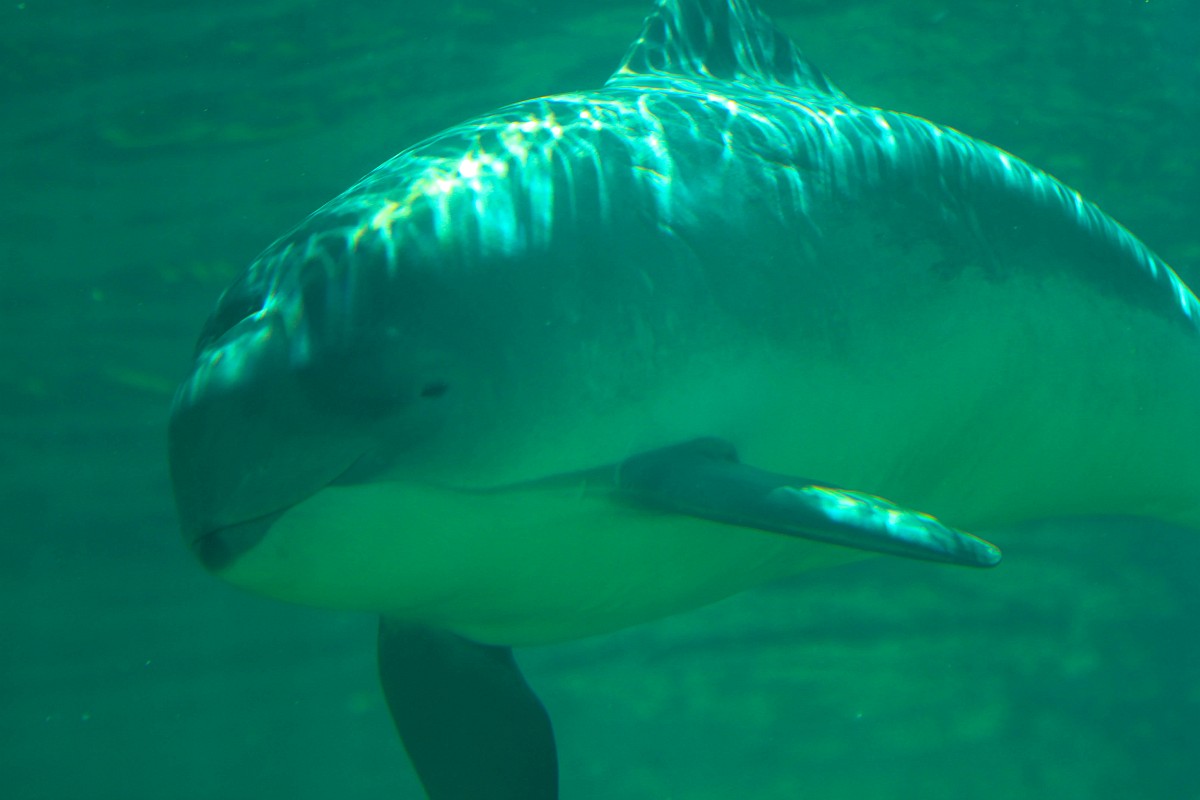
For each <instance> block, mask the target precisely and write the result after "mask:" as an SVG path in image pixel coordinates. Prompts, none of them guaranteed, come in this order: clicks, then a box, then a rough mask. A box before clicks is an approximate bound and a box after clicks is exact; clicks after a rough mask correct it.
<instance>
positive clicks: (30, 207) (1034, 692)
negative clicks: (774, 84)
mask: <svg viewBox="0 0 1200 800" xmlns="http://www.w3.org/2000/svg"><path fill="white" fill-rule="evenodd" d="M649 5H650V4H649V2H648V0H604V1H603V2H601V0H592V1H591V2H582V1H581V0H555V2H549V1H548V0H447V1H446V2H440V3H425V2H421V3H416V2H409V0H391V2H380V1H379V0H341V1H340V2H337V3H333V2H328V0H326V1H325V2H316V0H289V1H288V2H283V0H241V1H240V2H237V3H232V2H214V1H213V0H206V2H200V1H199V0H171V2H169V3H162V2H148V1H147V0H116V1H115V2H106V3H99V2H82V1H81V0H63V1H62V2H58V3H49V2H39V0H26V1H25V2H13V0H9V1H8V2H7V3H5V4H4V6H3V7H2V8H0V108H3V109H4V111H3V115H2V117H0V119H2V121H3V124H0V188H2V191H0V435H2V440H0V797H5V798H9V799H10V800H34V799H39V800H41V799H48V800H54V799H57V798H113V800H117V799H120V800H142V799H143V798H144V799H146V800H149V799H150V798H154V799H155V800H160V799H162V798H167V799H172V798H177V799H178V800H191V799H192V798H224V799H227V800H240V798H259V799H262V798H277V797H278V798H283V797H287V798H296V799H297V800H308V799H309V798H314V799H315V798H329V797H335V796H336V797H339V798H347V799H349V800H358V799H359V798H362V799H363V800H367V799H368V798H384V797H387V798H419V797H421V794H420V791H419V788H418V786H417V784H416V782H415V780H414V779H413V777H412V775H411V771H410V769H409V767H408V765H407V762H406V760H405V758H404V755H403V751H402V749H401V747H400V744H399V741H398V740H397V738H396V737H395V735H394V733H393V731H392V727H391V722H390V720H389V718H388V716H387V713H386V709H385V707H384V703H383V700H382V697H381V695H380V692H379V690H378V688H377V686H376V678H375V654H374V640H375V621H374V620H373V619H371V618H369V617H365V616H360V615H351V614H340V613H333V612H328V611H322V610H314V609H307V608H299V607H290V606H287V605H283V604H280V603H277V602H274V601H270V600H266V599H260V598H257V597H254V596H250V595H247V594H243V593H241V592H239V591H237V590H235V589H233V588H231V587H228V586H226V585H224V584H222V583H221V582H219V581H217V580H215V579H213V578H211V577H209V576H208V575H206V574H205V573H204V572H203V570H202V569H200V567H199V566H198V565H196V564H194V563H193V561H192V558H191V556H190V555H189V554H188V553H187V552H186V551H185V550H184V547H183V546H182V543H181V541H180V540H179V536H178V533H177V530H176V523H175V519H174V516H173V510H172V506H171V499H170V492H169V486H168V481H167V477H166V471H165V456H164V448H165V437H164V427H165V422H166V415H167V410H168V406H169V403H170V398H171V393H172V391H173V388H174V385H175V384H176V382H177V381H178V380H179V379H180V378H181V377H182V376H183V374H184V372H185V370H186V369H187V367H188V364H189V359H190V353H191V347H192V344H193V340H194V337H195V336H196V334H197V333H198V331H199V328H200V325H201V324H202V322H203V320H204V318H205V317H206V315H207V314H208V312H209V311H210V309H211V308H212V306H213V303H214V302H215V300H216V297H217V295H218V293H219V292H220V290H221V289H222V288H223V287H224V285H225V284H226V283H227V282H228V281H229V280H230V279H231V277H232V276H233V274H234V272H235V271H236V270H237V269H239V268H240V267H241V266H242V265H243V264H245V263H247V262H248V261H249V260H250V259H251V258H253V257H254V255H256V253H257V252H258V251H259V250H260V249H262V248H263V247H264V246H266V245H267V244H268V243H269V242H270V241H271V240H272V239H273V238H274V237H275V236H277V235H279V234H280V233H282V232H284V231H285V230H286V229H287V228H288V227H290V226H291V225H292V224H294V223H295V222H297V221H299V220H300V219H301V218H302V217H303V216H304V215H306V214H307V213H308V212H309V211H311V210H313V209H315V208H316V207H317V206H318V205H320V204H321V203H323V202H324V201H325V200H327V199H329V198H330V197H332V196H333V195H334V194H336V193H337V192H340V191H341V190H342V189H343V188H345V187H346V186H348V185H349V184H350V183H352V182H353V181H354V180H355V179H357V178H358V177H359V176H360V175H362V174H363V173H365V172H366V171H368V170H369V169H371V168H372V167H374V166H375V165H376V164H378V163H379V162H381V161H383V160H384V159H386V158H387V157H389V156H391V155H392V154H394V153H395V152H397V151H398V150H400V149H402V148H404V147H406V146H408V145H409V144H411V143H413V142H415V141H416V140H418V139H420V138H422V137H423V136H425V135H428V134H430V133H433V132H435V131H436V130H438V129H440V128H442V127H444V126H446V125H448V124H451V123H454V122H457V121H459V120H461V119H463V118H465V117H467V116H470V115H473V114H476V113H479V112H483V111H486V110H488V109H491V108H493V107H495V106H498V105H501V104H504V103H507V102H511V101H516V100H520V99H524V98H526V97H530V96H534V95H539V94H546V93H551V92H555V91H562V90H567V89H578V88H586V87H592V86H598V85H600V84H601V83H603V81H604V80H605V78H606V77H607V75H608V74H609V72H611V70H612V69H613V68H614V67H615V65H616V63H617V62H618V60H619V59H620V57H621V55H622V53H623V52H624V50H625V47H626V46H627V44H628V43H629V42H630V41H631V40H632V39H633V37H634V36H635V34H636V33H637V31H638V29H639V25H640V21H641V19H642V17H644V16H645V14H646V13H647V11H648V9H649ZM762 5H763V7H764V8H765V9H766V10H767V11H768V12H769V13H771V14H772V15H774V16H775V17H776V19H777V20H778V21H779V22H780V24H781V26H782V27H783V28H784V29H785V30H787V31H788V32H789V33H791V34H792V35H793V36H794V37H795V39H796V41H797V42H798V43H799V44H800V46H801V47H802V48H803V49H804V50H805V51H806V52H807V53H808V54H809V55H810V57H812V59H813V60H814V61H815V62H816V63H817V64H818V65H819V66H820V67H821V68H822V69H823V70H824V71H825V72H826V73H827V74H828V75H829V76H830V77H831V79H832V80H833V81H834V82H835V83H836V84H837V85H839V86H840V87H841V88H842V89H844V90H845V91H846V92H847V93H848V94H849V95H850V96H851V97H852V98H854V99H855V100H857V101H859V102H864V103H870V104H877V105H882V106H886V107H889V108H894V109H898V110H903V111H908V112H911V113H915V114H918V115H921V116H925V117H928V118H930V119H932V120H934V121H936V122H939V123H943V124H948V125H952V126H954V127H957V128H959V129H961V130H963V131H965V132H967V133H969V134H971V135H973V136H976V137H979V138H982V139H984V140H987V141H990V142H992V143H994V144H997V145H1000V146H1001V147H1004V148H1006V149H1008V150H1010V151H1012V152H1014V153H1016V154H1018V155H1020V156H1021V157H1023V158H1025V159H1026V160H1028V161H1030V162H1032V163H1033V164H1035V165H1037V166H1040V167H1042V168H1045V169H1047V170H1049V171H1050V172H1052V173H1053V174H1055V175H1056V176H1057V177H1059V178H1061V179H1063V180H1065V181H1066V182H1067V183H1068V184H1070V185H1072V186H1073V187H1075V188H1077V189H1079V190H1080V191H1081V192H1082V193H1083V194H1084V195H1085V196H1087V197H1089V198H1090V199H1092V200H1094V201H1096V202H1097V203H1098V204H1099V205H1100V206H1101V207H1102V208H1104V209H1105V210H1106V211H1107V212H1108V213H1110V214H1111V215H1112V216H1113V217H1115V218H1116V219H1117V220H1118V221H1120V222H1121V223H1123V224H1124V225H1126V226H1127V227H1129V228H1130V229H1131V230H1132V231H1134V232H1135V233H1136V234H1137V235H1138V236H1139V237H1141V238H1142V239H1143V240H1144V241H1145V242H1146V243H1147V244H1149V245H1150V246H1151V247H1152V248H1153V249H1155V250H1156V251H1157V252H1159V253H1160V254H1161V255H1163V256H1164V257H1165V258H1166V260H1167V261H1168V262H1170V263H1172V264H1173V265H1174V266H1175V268H1176V269H1177V270H1178V271H1179V272H1180V273H1181V274H1182V275H1183V277H1184V278H1185V280H1188V281H1189V282H1190V283H1191V284H1192V285H1193V286H1197V285H1198V284H1200V132H1198V131H1200V8H1198V7H1197V6H1196V4H1195V2H1194V0H1044V1H1042V2H1000V0H974V1H968V2H951V0H936V1H935V0H903V2H901V1H900V0H837V1H835V0H824V1H822V0H764V1H763V3H762ZM1163 379H1164V381H1169V380H1170V376H1169V375H1164V377H1163ZM1198 413H1200V409H1198ZM1198 457H1200V455H1198ZM990 533H991V535H990V537H989V538H991V539H992V540H993V541H995V542H997V543H998V544H999V545H1001V546H1002V547H1003V548H1004V550H1005V555H1006V560H1005V563H1004V565H1003V566H1002V567H1001V568H999V569H997V570H994V571H991V572H977V571H967V570H958V569H954V568H949V567H938V566H932V565H928V564H915V563H908V562H901V561H899V560H895V559H886V558H879V559H874V560H871V561H867V562H863V563H860V564H856V565H852V566H848V567H843V568H839V569H836V570H830V571H826V572H818V573H811V574H808V575H805V576H802V577H801V578H798V579H795V580H792V581H788V582H785V583H781V584H777V585H773V586H770V587H767V588H765V589H761V590H758V591H753V592H749V593H746V594H744V595H741V596H739V597H736V598H733V599H731V600H728V601H725V602H723V603H720V604H717V605H715V606H712V607H710V608H707V609H703V610H700V611H698V612H694V613H690V614H686V615H682V616H678V617H674V618H671V619H667V620H663V621H661V622H658V623H654V624H650V625H644V626H640V627H638V628H634V629H631V630H628V631H625V632H623V633H620V634H617V635H612V636H605V637H599V638H595V639H590V640H585V641H581V642H577V643H573V644H568V645H562V646H556V647H549V648H540V649H531V650H525V651H521V652H520V653H519V658H520V660H521V662H522V664H523V665H524V666H525V671H526V674H527V676H528V678H529V680H530V683H531V684H533V685H534V686H535V687H536V688H537V689H538V691H539V693H540V694H541V696H542V698H543V700H544V701H545V703H546V705H547V707H548V708H549V709H550V711H551V714H552V716H553V718H554V720H555V725H556V729H557V732H558V738H559V750H560V758H561V773H562V776H563V779H562V786H563V789H562V796H563V798H564V800H591V799H593V798H596V799H599V798H630V799H631V800H641V799H642V798H647V799H650V798H654V799H656V800H667V799H668V798H674V799H675V800H692V799H693V798H694V799H696V800H716V799H717V798H756V799H758V800H777V799H781V798H796V797H801V796H803V797H806V798H818V799H819V800H825V799H826V798H828V799H829V800H840V799H841V798H880V799H881V800H900V799H901V798H1014V797H1021V798H1055V799H1056V800H1074V799H1076V798H1078V799H1080V800H1082V799H1084V798H1200V725H1198V724H1197V720H1198V719H1200V631H1198V630H1197V619H1200V582H1198V581H1197V580H1196V575H1197V571H1198V565H1200V538H1198V537H1196V536H1195V535H1194V534H1191V533H1188V532H1185V531H1179V530H1173V529H1169V528H1163V527H1156V526H1150V525H1147V524H1145V523H1142V522H1139V521H1130V520H1090V521H1084V522H1073V523H1071V524H1069V525H1067V524H1057V525H1052V524H1041V525H1031V526H1027V527H1026V528H1023V529H1021V530H1012V531H998V532H990Z"/></svg>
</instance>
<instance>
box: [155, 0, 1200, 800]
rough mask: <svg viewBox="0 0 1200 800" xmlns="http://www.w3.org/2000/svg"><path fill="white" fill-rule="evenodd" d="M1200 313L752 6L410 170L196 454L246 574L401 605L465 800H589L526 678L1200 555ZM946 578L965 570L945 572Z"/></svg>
mask: <svg viewBox="0 0 1200 800" xmlns="http://www.w3.org/2000/svg"><path fill="white" fill-rule="evenodd" d="M1198 315H1200V307H1198V306H1197V301H1196V299H1195V297H1194V296H1193V295H1192V293H1191V291H1190V290H1189V289H1188V288H1187V287H1186V286H1185V285H1184V284H1183V283H1182V282H1181V281H1180V279H1179V278H1178V277H1177V276H1176V275H1175V273H1173V272H1172V271H1171V269H1170V268H1169V267H1168V266H1167V265H1166V264H1165V263H1163V262H1162V261H1161V260H1160V259H1159V258H1158V257H1157V256H1156V255H1154V254H1153V253H1152V252H1150V251H1149V250H1148V249H1147V248H1146V247H1145V246H1144V245H1143V244H1142V243H1140V242H1139V241H1138V240H1137V239H1136V238H1135V237H1134V236H1132V235H1131V234H1130V233H1129V232H1127V231H1126V230H1125V229H1124V228H1122V227H1120V226H1119V225H1118V224H1116V223H1115V222H1113V221H1112V220H1111V219H1110V218H1109V217H1108V216H1106V215H1105V214H1104V213H1103V212H1101V211H1100V210H1099V209H1098V208H1097V207H1096V206H1094V205H1092V204H1091V203H1089V202H1088V201H1086V200H1084V199H1083V198H1082V197H1080V195H1079V194H1078V193H1076V192H1075V191H1073V190H1071V189H1069V188H1068V187H1066V186H1064V185H1063V184H1062V183H1060V182H1058V181H1057V180H1055V179H1054V178H1052V177H1050V176H1049V175H1047V174H1046V173H1044V172H1041V171H1039V170H1037V169H1035V168H1033V167H1031V166H1029V165H1028V164H1026V163H1024V162H1022V161H1021V160H1019V159H1018V158H1016V157H1014V156H1012V155H1009V154H1007V153H1005V152H1003V151H1001V150H999V149H997V148H995V147H992V146H990V145H987V144H985V143H983V142H980V141H977V140H975V139H972V138H970V137H968V136H965V135H963V134H961V133H959V132H957V131H954V130H952V129H949V128H945V127H940V126H938V125H936V124H933V123H931V122H927V121H925V120H923V119H919V118H916V117H912V116H909V115H906V114H902V113H897V112H893V111H885V110H880V109H876V108H869V107H865V106H861V105H858V104H856V103H854V102H853V101H851V100H850V99H848V98H847V97H846V96H845V95H844V94H843V93H842V92H840V91H839V90H838V89H837V88H836V87H835V86H834V85H833V84H832V83H830V81H829V80H827V79H826V78H825V77H824V76H823V75H822V74H821V73H820V72H819V71H818V70H817V69H816V68H815V67H814V66H813V65H812V64H810V63H809V61H808V60H807V59H806V58H805V57H804V56H803V55H802V54H801V53H800V52H799V50H798V49H797V48H796V46H795V45H794V44H793V43H792V42H791V41H790V40H789V38H788V37H787V36H785V35H784V34H783V33H781V32H780V31H779V30H778V29H777V28H776V27H775V26H774V25H773V24H772V23H771V21H770V20H768V19H767V18H766V17H765V16H764V15H763V14H762V13H761V12H760V11H759V10H758V9H757V8H756V7H755V5H754V3H753V2H752V1H751V0H660V2H659V3H658V4H657V6H656V8H655V9H654V10H653V12H652V14H651V15H650V17H649V18H648V19H647V21H646V24H645V27H644V29H643V31H642V33H641V35H640V36H639V37H638V38H637V40H636V42H635V43H634V45H633V46H632V47H631V49H630V50H629V52H628V54H627V55H626V57H625V59H624V61H623V62H622V63H621V65H620V67H619V68H618V69H617V71H616V72H615V73H614V74H613V76H612V77H611V78H610V79H609V81H608V82H607V83H606V84H605V85H604V86H603V87H602V88H599V89H595V90H590V91H580V92H574V93H568V94H562V95H556V96H552V97H544V98H540V99H535V100H530V101H526V102H523V103H518V104H516V105H512V106H508V107H506V108H502V109H500V110H498V111H493V112H490V113H488V114H485V115H483V116H480V117H477V118H475V119H473V120H470V121H468V122H465V123H463V124H461V125H458V126H455V127H453V128H450V129H448V130H446V131H444V132H442V133H439V134H437V135H435V136H433V137H431V138H429V139H427V140H425V141H423V142H421V143H419V144H416V145H414V146H412V147H410V148H409V149H407V150H405V151H403V152H402V153H400V154H399V155H397V156H395V157H394V158H392V159H391V160H389V161H387V162H386V163H384V164H383V165H381V166H380V167H378V168H377V169H376V170H375V171H373V172H371V173H370V174H369V175H367V176H366V177H365V178H363V179H362V180H361V181H359V182H358V183H356V184H355V185H354V186H352V187H351V188H350V189H348V190H347V191H345V192H344V193H342V194H341V195H339V196H338V197H336V198H335V199H333V200H332V201H330V202H329V203H328V204H326V205H325V206H323V207H322V208H320V209H318V210H317V211H316V212H314V213H313V214H312V215H311V216H310V217H308V219H306V220H305V221H303V222H302V223H300V224H299V225H298V226H297V227H296V228H294V229H293V230H292V231H291V232H289V233H287V234H286V235H284V236H283V237H282V238H280V239H278V240H277V241H276V242H275V243H274V244H272V245H271V246H270V247H268V248H267V249H266V250H265V251H264V252H263V253H262V254H261V255H260V256H259V257H258V258H257V259H256V260H255V261H254V262H253V263H252V264H250V265H249V267H247V268H246V269H245V270H244V271H243V272H242V273H241V275H240V276H239V277H238V278H237V279H236V280H235V281H234V283H233V284H232V285H231V286H230V287H229V288H228V289H227V290H226V291H225V293H224V294H223V295H222V297H221V299H220V301H219V303H218V305H217V308H216V311H215V312H214V313H213V315H212V316H211V318H210V319H209V321H208V323H207V324H206V325H205V327H204V329H203V332H202V333H201V336H200V339H199V343H198V345H197V349H196V354H195V361H194V364H193V366H192V369H191V372H190V374H189V375H188V377H187V378H186V379H185V381H184V382H183V384H182V385H181V387H180V388H179V390H178V393H177V395H176V398H175V403H174V408H173V411H172V416H171V423H170V431H169V446H170V463H171V472H172V479H173V485H174V490H175V496H176V501H177V505H178V510H179V515H180V519H181V523H182V528H183V532H184V536H185V538H186V541H187V543H188V544H189V546H190V547H191V548H192V550H193V551H194V552H195V553H196V554H197V556H198V557H199V559H200V560H201V561H202V562H203V563H204V564H205V566H206V567H207V568H208V569H210V570H211V571H212V572H214V573H216V574H217V575H219V576H220V577H222V578H223V579H225V580H227V581H229V582H231V583H233V584H236V585H238V586H242V587H245V588H247V589H250V590H252V591H255V592H258V593H261V594H264V595H269V596H272V597H276V598H281V599H284V600H289V601H294V602H298V603H304V604H310V605H316V606H324V607H331V608H340V609H355V610H362V611H369V612H372V613H375V614H378V615H379V616H380V619H381V623H380V641H379V661H380V674H381V678H382V683H383V687H384V692H385V695H386V697H387V700H388V704H389V707H390V708H391V710H392V715H393V719H394V720H395V723H396V727H397V729H398V731H399V732H400V735H401V738H402V740H403V742H404V745H405V748H406V749H407V751H408V754H409V756H410V759H411V760H412V763H413V765H414V767H415V769H416V771H417V773H418V775H419V777H420V779H421V781H422V783H423V784H424V786H425V789H426V791H427V793H428V794H429V796H430V797H431V798H433V799H434V800H481V799H485V800H509V799H511V800H518V799H519V800H549V799H550V798H555V797H557V795H558V789H557V763H556V755H555V745H554V739H553V734H552V732H551V727H550V722H549V718H548V717H547V715H546V712H545V711H544V709H543V708H542V705H541V704H540V702H539V701H538V699H537V697H536V696H535V695H534V694H533V692H532V691H531V690H530V688H529V686H528V685H527V684H526V682H525V680H524V678H523V677H522V675H521V673H520V670H519V668H518V666H517V664H516V662H515V661H514V660H513V656H512V652H511V648H512V647H513V646H518V645H532V644H543V643H552V642H558V641H564V640H569V639H572V638H577V637H582V636H588V635H592V634H599V633H604V632H607V631H612V630H616V629H620V628H622V627H625V626H629V625H632V624H635V623H639V622H642V621H646V620H651V619H655V618H659V617H662V616H665V615H668V614H671V613H675V612H679V611H683V610H686V609H689V608H694V607H697V606H699V605H702V604H705V603H708V602H711V601H714V600H717V599H719V598H722V597H725V596H728V595H730V594H732V593H734V592H737V591H740V590H743V589H746V588H749V587H752V586H755V585H758V584H762V583H764V582H766V581H770V580H774V579H777V578H781V577H785V576H789V575H793V574H796V573H798V572H801V571H803V570H807V569H811V568H814V567H818V566H823V565H828V564H833V563H838V562H842V561H846V560H850V559H854V558H858V557H862V556H863V555H865V554H866V553H871V552H882V553H889V554H893V555H899V556H906V557H913V558H919V559H926V560H930V561H942V562H949V563H953V564H964V565H968V566H983V567H986V566H993V565H995V564H996V563H997V562H998V561H999V559H1000V554H999V550H997V549H996V548H995V547H994V546H992V545H991V544H989V543H987V542H986V541H984V540H982V539H977V538H975V537H974V536H973V535H971V534H970V533H966V531H971V532H984V531H989V530H993V529H995V528H998V527H1000V526H1004V525H1007V524H1010V523H1015V522H1020V521H1023V520H1031V519H1037V518H1047V517H1062V516H1071V515H1082V514H1089V515H1091V514H1128V515H1142V516H1145V517H1150V518H1155V519H1159V520H1165V521H1169V522H1172V523H1176V524H1181V525H1185V526H1189V527H1192V528H1197V527H1200V510H1198V509H1197V499H1200V470H1198V467H1197V459H1196V458H1195V452H1196V445H1197V443H1200V414H1197V401H1198V400H1200V337H1198V330H1197V319H1198ZM931 568H932V567H931Z"/></svg>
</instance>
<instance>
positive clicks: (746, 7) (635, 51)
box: [608, 0, 842, 97]
mask: <svg viewBox="0 0 1200 800" xmlns="http://www.w3.org/2000/svg"><path fill="white" fill-rule="evenodd" d="M644 75H659V76H672V75H674V76H681V77H689V78H716V79H718V80H726V81H735V80H736V81H756V82H759V83H774V84H779V85H781V86H785V87H787V88H789V89H791V90H792V91H797V90H799V91H801V92H814V93H819V94H828V95H834V96H838V97H840V96H842V93H841V91H839V90H838V89H837V88H836V87H834V85H833V84H832V83H830V82H829V80H828V79H827V78H826V77H825V76H824V75H822V74H821V72H820V70H818V69H817V68H816V67H814V66H813V65H812V64H811V63H810V62H809V60H808V59H807V58H805V56H804V54H803V53H801V52H800V49H799V48H798V47H796V45H795V44H793V43H792V40H791V39H790V38H788V36H787V34H785V33H784V32H783V31H781V30H779V28H777V27H776V26H775V23H774V22H772V21H771V19H770V18H769V17H768V16H767V15H766V14H764V13H763V12H762V11H760V10H759V9H758V7H757V5H755V3H754V0H659V2H658V7H657V8H656V9H655V10H654V12H653V13H652V14H651V15H650V16H649V17H647V18H646V24H645V26H644V27H643V28H642V33H641V35H640V36H638V38H637V41H635V42H634V43H633V46H632V47H631V48H630V49H629V52H628V53H627V54H626V55H625V60H624V61H622V62H621V66H620V68H618V69H617V71H616V72H615V73H613V76H612V77H611V78H609V81H608V82H609V85H611V84H614V83H619V82H621V81H624V80H629V79H631V78H634V77H637V76H644Z"/></svg>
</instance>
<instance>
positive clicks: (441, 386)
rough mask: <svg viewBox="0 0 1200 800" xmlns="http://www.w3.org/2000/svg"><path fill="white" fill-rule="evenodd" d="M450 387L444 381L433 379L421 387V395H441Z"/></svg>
mask: <svg viewBox="0 0 1200 800" xmlns="http://www.w3.org/2000/svg"><path fill="white" fill-rule="evenodd" d="M449 388H450V384H448V383H446V382H445V381H433V382H431V383H427V384H425V385H424V386H423V387H421V397H441V396H442V395H444V394H445V393H446V390H447V389H449Z"/></svg>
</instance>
